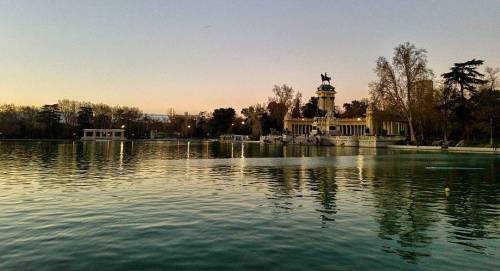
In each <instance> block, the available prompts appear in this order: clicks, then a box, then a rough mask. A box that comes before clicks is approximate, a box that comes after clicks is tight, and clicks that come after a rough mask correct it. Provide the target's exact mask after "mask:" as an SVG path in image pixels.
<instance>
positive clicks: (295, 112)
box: [292, 91, 302, 118]
mask: <svg viewBox="0 0 500 271" xmlns="http://www.w3.org/2000/svg"><path fill="white" fill-rule="evenodd" d="M301 103H302V93H300V92H298V91H297V94H295V98H294V99H293V107H292V118H300V117H301V112H300V107H301Z"/></svg>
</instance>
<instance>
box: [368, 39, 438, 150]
mask: <svg viewBox="0 0 500 271" xmlns="http://www.w3.org/2000/svg"><path fill="white" fill-rule="evenodd" d="M426 53H427V51H426V50H425V49H417V48H416V47H415V45H413V44H410V43H409V42H406V43H403V44H400V45H398V46H397V47H396V48H394V55H393V57H392V63H390V62H389V61H388V60H387V59H386V58H385V57H379V58H378V59H377V62H376V67H375V73H376V75H377V81H376V82H373V83H372V84H370V88H371V89H370V92H371V96H372V101H374V102H375V101H377V100H383V101H385V102H387V103H388V104H389V105H390V106H391V107H393V108H394V110H395V111H396V112H397V113H399V114H400V115H401V116H402V117H404V118H405V119H406V120H407V121H408V125H409V127H410V140H411V141H412V142H415V141H416V137H415V128H414V123H413V110H414V109H413V102H414V98H413V93H414V92H415V88H416V87H418V85H417V82H419V81H422V80H427V79H429V77H430V76H431V75H432V72H431V70H430V69H428V68H427V55H426Z"/></svg>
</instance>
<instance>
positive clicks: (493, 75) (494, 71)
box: [485, 67, 500, 90]
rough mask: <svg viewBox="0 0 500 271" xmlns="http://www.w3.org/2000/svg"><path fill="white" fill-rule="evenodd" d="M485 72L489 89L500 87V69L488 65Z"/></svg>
mask: <svg viewBox="0 0 500 271" xmlns="http://www.w3.org/2000/svg"><path fill="white" fill-rule="evenodd" d="M485 72H486V81H487V82H488V89H489V90H495V89H497V88H498V73H499V72H500V69H498V68H492V67H486V69H485Z"/></svg>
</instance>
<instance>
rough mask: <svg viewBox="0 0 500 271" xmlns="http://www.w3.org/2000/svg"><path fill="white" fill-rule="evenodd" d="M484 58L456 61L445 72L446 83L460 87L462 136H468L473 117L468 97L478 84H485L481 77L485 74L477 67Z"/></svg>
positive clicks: (459, 112) (458, 114) (459, 115)
mask: <svg viewBox="0 0 500 271" xmlns="http://www.w3.org/2000/svg"><path fill="white" fill-rule="evenodd" d="M483 62H484V61H483V60H476V59H472V60H469V61H466V62H463V63H455V64H454V66H453V67H451V68H450V72H447V73H443V74H442V75H441V76H442V77H443V78H444V80H445V83H446V84H450V85H458V87H459V91H460V92H459V94H460V96H459V104H460V105H459V106H458V107H456V112H455V113H456V115H457V117H458V118H459V119H460V121H461V125H462V136H463V137H468V134H467V121H468V120H470V118H471V111H470V106H469V104H468V100H467V98H468V97H470V96H471V95H473V94H474V93H475V92H476V86H477V85H482V84H485V83H486V81H485V80H483V79H481V78H482V77H484V75H483V74H482V73H480V72H478V71H477V67H479V66H480V65H482V64H483Z"/></svg>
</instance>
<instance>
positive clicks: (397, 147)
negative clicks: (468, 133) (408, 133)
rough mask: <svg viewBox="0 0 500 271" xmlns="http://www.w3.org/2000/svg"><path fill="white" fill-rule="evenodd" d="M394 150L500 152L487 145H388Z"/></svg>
mask: <svg viewBox="0 0 500 271" xmlns="http://www.w3.org/2000/svg"><path fill="white" fill-rule="evenodd" d="M387 148H388V149H393V150H415V151H439V152H462V153H491V154H500V149H498V148H497V149H493V148H485V147H447V148H443V147H441V146H410V145H388V146H387Z"/></svg>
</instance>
